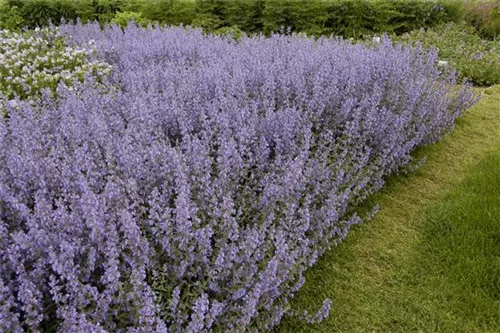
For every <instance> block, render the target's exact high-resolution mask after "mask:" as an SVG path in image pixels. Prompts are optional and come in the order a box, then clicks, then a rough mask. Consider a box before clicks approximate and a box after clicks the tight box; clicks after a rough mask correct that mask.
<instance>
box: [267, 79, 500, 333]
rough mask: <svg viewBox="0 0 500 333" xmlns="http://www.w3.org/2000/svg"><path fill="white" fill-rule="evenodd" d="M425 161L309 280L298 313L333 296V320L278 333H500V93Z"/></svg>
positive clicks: (288, 325) (392, 187)
mask: <svg viewBox="0 0 500 333" xmlns="http://www.w3.org/2000/svg"><path fill="white" fill-rule="evenodd" d="M418 154H421V155H426V156H427V157H428V162H427V163H426V165H424V166H423V167H422V168H421V169H420V170H418V171H417V172H415V173H414V174H411V175H409V176H407V177H393V178H391V179H390V180H389V183H388V184H387V186H386V187H385V188H384V189H383V190H382V191H381V192H380V193H378V194H376V195H375V196H374V197H373V198H371V202H377V203H379V204H380V205H381V212H380V213H379V214H378V216H377V217H376V218H375V219H374V220H372V221H371V222H370V223H368V224H365V225H361V226H358V227H356V228H355V229H354V230H353V231H352V232H351V233H350V235H349V236H348V237H347V239H346V240H345V242H344V243H343V244H341V245H339V246H338V247H337V248H335V249H333V250H332V251H330V252H329V253H327V254H326V255H325V256H324V257H323V258H321V259H320V260H319V262H318V264H317V265H316V266H315V267H314V268H312V269H311V270H310V271H309V272H308V273H307V274H306V279H307V280H306V281H307V282H306V284H305V286H304V287H303V289H302V290H301V291H300V292H299V293H298V295H297V297H296V299H295V300H294V303H293V308H294V309H304V308H305V309H309V310H311V311H312V310H314V309H315V308H317V307H319V306H320V304H321V302H322V301H323V299H324V298H331V299H332V300H333V305H332V311H331V313H330V316H329V317H328V318H327V319H326V320H325V321H324V322H322V323H320V324H317V325H307V324H304V323H302V322H298V321H295V320H290V319H287V320H285V321H283V322H282V324H281V325H280V326H279V329H278V330H277V331H278V332H499V331H500V224H499V223H498V222H499V221H500V193H499V192H500V87H499V86H495V87H491V88H489V89H487V90H485V91H484V92H483V96H482V99H481V101H480V103H478V104H477V105H476V106H475V107H474V108H473V109H471V110H470V111H469V112H468V113H467V114H466V115H465V116H464V117H463V118H462V119H461V120H459V121H458V123H457V128H456V130H455V131H454V132H453V133H452V134H451V135H449V136H448V137H446V138H445V140H443V141H442V142H440V143H439V144H436V145H433V146H429V147H426V148H424V149H421V150H420V151H419V152H418Z"/></svg>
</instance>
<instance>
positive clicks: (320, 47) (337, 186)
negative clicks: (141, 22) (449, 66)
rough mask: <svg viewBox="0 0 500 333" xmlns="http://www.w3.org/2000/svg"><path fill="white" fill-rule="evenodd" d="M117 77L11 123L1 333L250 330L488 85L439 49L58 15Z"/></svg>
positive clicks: (1, 216)
mask: <svg viewBox="0 0 500 333" xmlns="http://www.w3.org/2000/svg"><path fill="white" fill-rule="evenodd" d="M60 30H61V32H63V33H64V34H67V35H71V40H72V42H73V43H75V44H78V45H83V44H84V43H87V42H88V41H90V40H94V41H95V44H96V47H97V58H98V59H99V61H103V62H107V63H109V64H110V65H111V66H112V68H113V70H112V72H111V74H110V76H109V77H107V78H105V79H104V81H105V82H106V83H107V84H109V85H110V86H113V87H117V88H116V89H109V90H104V91H103V89H101V88H99V85H98V84H97V83H96V79H94V78H93V77H92V76H87V78H86V80H85V82H83V83H81V84H76V85H75V86H74V87H73V89H72V90H69V89H67V88H66V87H65V86H64V84H62V83H61V85H60V86H59V87H58V93H57V96H58V99H56V100H54V99H51V98H50V97H47V98H45V100H44V101H43V103H40V104H39V106H38V107H37V106H33V105H30V104H28V103H24V102H20V106H18V107H15V108H14V107H10V106H9V105H7V108H8V117H2V118H1V119H0V263H1V266H0V290H1V292H0V331H5V332H23V331H33V332H40V331H51V330H52V331H58V332H257V331H264V330H268V329H271V328H272V327H273V326H275V325H276V324H278V323H279V321H280V319H281V318H282V317H283V316H284V315H297V316H299V317H303V318H304V319H306V320H309V321H311V322H315V321H319V320H322V319H323V318H324V317H326V316H327V315H328V309H329V307H330V301H328V300H325V303H324V304H323V308H322V309H321V310H320V311H319V312H318V314H316V315H314V314H313V315H309V314H307V313H305V314H304V313H302V312H301V311H296V312H297V313H294V311H292V310H291V309H290V305H289V300H290V299H291V298H292V297H293V295H294V293H295V292H297V291H298V290H299V289H300V287H301V286H302V285H303V283H304V282H305V279H304V272H305V270H306V269H307V268H308V267H310V266H311V265H313V264H314V263H315V262H316V260H317V258H318V257H319V256H321V255H322V254H323V253H324V252H325V251H326V250H327V249H329V248H330V247H331V246H332V245H334V244H337V243H338V242H339V241H341V240H342V239H343V238H344V237H345V236H346V234H347V233H348V231H349V228H350V226H352V225H353V224H356V223H360V222H361V220H362V218H361V217H360V216H358V215H357V214H356V207H357V206H358V205H359V203H361V202H363V200H364V199H365V198H366V197H367V196H369V195H370V194H372V193H373V192H375V191H377V190H378V189H380V188H381V186H383V184H384V179H385V178H386V177H387V176H388V175H390V174H392V173H394V172H397V171H398V170H401V168H403V167H404V166H406V165H409V164H411V155H410V153H411V152H412V151H413V150H414V149H415V148H416V147H418V146H421V145H426V144H430V143H432V142H435V141H436V140H438V139H439V138H440V137H441V136H442V135H443V134H444V133H446V132H447V131H449V130H450V129H451V128H452V126H453V123H454V121H455V119H456V118H457V117H458V116H460V114H461V113H462V112H463V111H464V110H465V109H467V108H468V107H470V106H471V105H472V104H473V103H474V102H475V101H476V98H475V96H474V94H473V93H472V92H471V90H470V88H469V86H467V85H462V86H457V85H456V79H455V75H454V74H452V73H446V74H444V73H441V72H440V70H439V69H438V68H437V66H436V63H437V57H436V53H435V52H433V51H425V50H422V49H420V48H414V47H402V46H400V45H392V43H391V41H390V40H388V39H387V38H385V39H383V40H382V42H381V43H380V44H378V45H377V46H375V47H369V46H366V45H352V44H351V43H349V42H345V41H342V40H338V39H332V38H319V39H317V40H312V39H308V38H304V37H303V36H299V35H290V36H284V35H278V34H277V35H273V36H271V37H270V38H265V37H263V36H255V37H242V38H241V39H239V40H238V41H235V40H233V39H231V38H228V37H223V36H212V35H204V34H203V33H202V32H201V31H199V30H186V29H182V28H159V27H149V28H147V29H142V28H138V27H136V26H134V25H129V26H128V27H127V28H126V29H125V30H122V29H121V28H120V27H118V26H107V27H105V28H104V29H103V30H101V29H100V27H99V25H98V24H87V25H81V24H76V25H63V26H61V27H60Z"/></svg>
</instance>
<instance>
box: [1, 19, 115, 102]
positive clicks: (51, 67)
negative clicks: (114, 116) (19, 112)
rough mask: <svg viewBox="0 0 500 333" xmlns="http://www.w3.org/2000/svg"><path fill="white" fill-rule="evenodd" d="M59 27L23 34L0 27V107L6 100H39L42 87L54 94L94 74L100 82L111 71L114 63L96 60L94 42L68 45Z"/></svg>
mask: <svg viewBox="0 0 500 333" xmlns="http://www.w3.org/2000/svg"><path fill="white" fill-rule="evenodd" d="M66 38H67V37H64V36H63V35H62V34H61V33H60V32H59V30H58V29H57V28H53V27H52V28H44V29H38V28H37V29H35V30H29V31H25V32H21V33H17V32H13V31H8V30H0V96H1V97H2V98H1V99H0V100H3V102H2V101H0V108H2V104H3V103H5V101H11V103H15V102H14V100H15V99H16V98H19V99H21V100H36V99H38V98H39V97H40V96H41V95H40V93H41V91H42V90H43V89H46V88H48V90H49V92H51V93H52V94H55V92H56V88H57V85H58V84H59V83H60V82H63V83H64V84H66V85H67V86H71V85H72V84H73V83H74V82H75V80H78V81H83V79H84V77H85V75H87V74H91V75H94V76H96V77H97V78H98V82H100V79H102V78H103V77H104V76H106V75H108V74H109V73H110V72H111V65H109V64H107V63H105V62H102V61H97V60H94V59H93V55H94V53H95V52H96V49H95V46H94V45H93V42H92V41H91V42H90V43H86V44H85V45H82V46H79V47H77V46H68V45H67V44H66Z"/></svg>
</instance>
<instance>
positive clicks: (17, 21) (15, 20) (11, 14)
mask: <svg viewBox="0 0 500 333" xmlns="http://www.w3.org/2000/svg"><path fill="white" fill-rule="evenodd" d="M23 25H24V19H23V17H22V16H21V13H20V11H19V7H17V6H15V5H13V6H9V5H8V4H7V3H6V2H3V1H2V2H0V29H8V30H17V29H19V27H21V26H23Z"/></svg>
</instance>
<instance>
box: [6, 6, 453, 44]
mask: <svg viewBox="0 0 500 333" xmlns="http://www.w3.org/2000/svg"><path fill="white" fill-rule="evenodd" d="M7 3H8V4H9V5H8V7H9V8H10V7H12V6H14V4H16V6H18V8H19V9H20V16H21V17H22V19H23V20H24V21H23V22H20V23H19V24H27V25H28V26H35V25H45V24H47V22H48V21H49V20H51V21H52V22H54V23H59V22H60V19H61V16H64V17H65V18H67V19H68V18H70V19H72V18H74V17H76V16H78V17H80V18H81V19H82V21H84V22H85V21H89V20H99V21H100V22H101V23H104V22H110V21H112V20H113V19H114V17H115V15H117V13H120V12H135V13H141V14H142V17H143V18H144V19H148V20H151V21H158V22H160V23H161V24H165V25H179V24H183V25H192V26H196V27H201V28H203V29H204V30H205V31H210V32H213V31H215V30H218V29H221V28H224V27H237V28H238V29H240V30H241V31H243V32H245V33H247V34H254V33H261V32H264V33H265V34H270V33H271V32H273V31H278V30H280V28H281V27H285V28H290V30H291V31H293V32H304V33H306V34H309V35H331V34H333V35H342V36H344V37H346V38H360V37H362V36H363V35H371V34H380V33H383V32H390V33H396V34H402V33H405V32H409V31H411V30H413V29H417V28H421V27H430V26H434V25H437V24H439V23H442V22H448V21H458V20H459V19H460V18H461V16H460V15H462V14H461V8H462V5H461V4H460V2H456V1H455V2H453V1H451V2H450V1H445V2H435V1H427V0H409V1H392V0H373V1H366V0H230V1H224V0H79V1H77V0H57V1H49V0H24V1H20V0H8V1H7Z"/></svg>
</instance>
